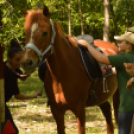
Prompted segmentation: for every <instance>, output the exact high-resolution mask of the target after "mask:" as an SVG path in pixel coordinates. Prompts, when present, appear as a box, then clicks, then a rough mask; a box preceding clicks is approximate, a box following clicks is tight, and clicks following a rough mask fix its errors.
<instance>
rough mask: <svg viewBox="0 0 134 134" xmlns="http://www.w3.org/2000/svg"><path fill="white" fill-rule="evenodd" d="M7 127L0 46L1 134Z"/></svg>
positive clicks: (0, 47)
mask: <svg viewBox="0 0 134 134" xmlns="http://www.w3.org/2000/svg"><path fill="white" fill-rule="evenodd" d="M4 125H5V91H4V63H3V51H2V46H1V44H0V134H1V132H2V130H3V127H4Z"/></svg>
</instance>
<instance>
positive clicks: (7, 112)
mask: <svg viewBox="0 0 134 134" xmlns="http://www.w3.org/2000/svg"><path fill="white" fill-rule="evenodd" d="M8 120H9V121H10V122H11V124H12V126H13V128H14V129H15V131H16V134H18V133H19V130H18V128H17V126H16V125H15V123H14V121H13V118H12V115H11V113H10V111H9V109H8V107H7V105H5V121H6V122H7V121H8Z"/></svg>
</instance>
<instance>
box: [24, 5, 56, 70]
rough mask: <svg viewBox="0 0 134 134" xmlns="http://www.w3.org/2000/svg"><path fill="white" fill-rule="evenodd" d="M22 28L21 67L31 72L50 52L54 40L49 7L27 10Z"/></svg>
mask: <svg viewBox="0 0 134 134" xmlns="http://www.w3.org/2000/svg"><path fill="white" fill-rule="evenodd" d="M24 28H25V36H26V41H25V44H26V46H25V54H24V57H23V59H22V67H23V68H24V70H25V71H26V72H29V73H32V72H33V71H34V70H35V69H36V67H37V66H38V65H39V64H41V62H42V61H43V59H44V58H46V57H47V56H48V55H49V54H50V53H51V44H52V43H53V42H54V38H55V31H54V25H53V22H52V20H51V19H50V13H49V9H48V8H47V7H46V6H44V9H43V10H38V11H27V12H26V17H25V25H24Z"/></svg>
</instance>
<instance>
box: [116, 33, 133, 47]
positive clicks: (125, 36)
mask: <svg viewBox="0 0 134 134" xmlns="http://www.w3.org/2000/svg"><path fill="white" fill-rule="evenodd" d="M114 39H115V40H118V41H122V40H126V41H127V42H129V43H131V44H133V45H134V33H132V32H127V33H125V34H122V35H121V36H114Z"/></svg>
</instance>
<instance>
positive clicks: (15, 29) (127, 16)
mask: <svg viewBox="0 0 134 134" xmlns="http://www.w3.org/2000/svg"><path fill="white" fill-rule="evenodd" d="M70 4H71V23H72V35H75V36H77V35H79V34H80V33H81V24H80V22H81V21H80V14H79V10H78V0H73V1H70ZM110 4H111V8H110V34H109V36H110V40H111V41H113V36H114V35H115V31H116V30H117V32H116V33H118V34H122V33H123V32H124V31H125V30H126V28H127V27H130V26H133V25H134V16H133V14H134V10H133V8H134V0H127V1H126V0H111V1H110ZM44 5H47V6H48V7H49V10H50V13H51V19H53V20H54V21H56V22H57V21H58V22H60V23H61V24H62V25H63V28H64V31H65V33H68V1H67V0H45V1H44V0H1V1H0V6H1V10H2V13H3V15H2V23H3V26H2V33H0V39H1V42H3V44H5V46H8V44H9V41H10V40H11V39H12V38H17V39H18V40H19V41H20V42H21V43H22V44H24V42H25V35H24V21H25V16H24V11H26V10H29V9H34V10H36V9H37V8H41V9H43V7H44ZM81 6H82V14H83V21H84V30H85V34H91V35H92V36H93V37H94V38H95V39H97V38H99V39H102V37H103V25H104V7H103V0H81ZM112 10H113V13H112Z"/></svg>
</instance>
